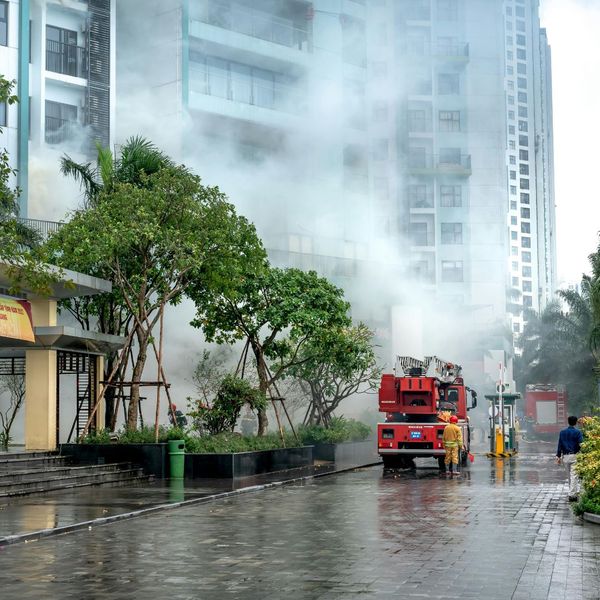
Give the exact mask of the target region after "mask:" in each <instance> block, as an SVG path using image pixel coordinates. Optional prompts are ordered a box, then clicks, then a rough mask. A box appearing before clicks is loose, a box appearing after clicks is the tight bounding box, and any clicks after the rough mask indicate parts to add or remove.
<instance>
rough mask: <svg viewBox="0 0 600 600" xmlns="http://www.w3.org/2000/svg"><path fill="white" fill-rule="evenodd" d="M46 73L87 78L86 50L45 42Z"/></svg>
mask: <svg viewBox="0 0 600 600" xmlns="http://www.w3.org/2000/svg"><path fill="white" fill-rule="evenodd" d="M46 71H51V72H53V73H61V74H62V75H71V76H72V77H82V78H84V79H85V78H87V76H88V71H89V66H88V55H87V50H86V49H85V48H83V47H81V46H75V45H74V44H65V43H64V42H57V41H55V40H46Z"/></svg>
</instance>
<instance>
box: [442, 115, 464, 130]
mask: <svg viewBox="0 0 600 600" xmlns="http://www.w3.org/2000/svg"><path fill="white" fill-rule="evenodd" d="M439 116H440V131H460V111H458V110H440V115H439Z"/></svg>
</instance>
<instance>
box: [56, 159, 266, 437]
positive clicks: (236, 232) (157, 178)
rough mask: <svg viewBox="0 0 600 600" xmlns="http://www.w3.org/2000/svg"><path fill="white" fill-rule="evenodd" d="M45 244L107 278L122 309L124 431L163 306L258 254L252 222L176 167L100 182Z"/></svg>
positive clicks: (60, 257)
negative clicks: (128, 358) (126, 334)
mask: <svg viewBox="0 0 600 600" xmlns="http://www.w3.org/2000/svg"><path fill="white" fill-rule="evenodd" d="M48 245H49V247H50V248H51V250H52V253H53V258H54V260H55V261H56V262H57V263H58V264H60V265H61V266H64V267H66V268H77V269H79V270H82V271H84V272H87V273H91V274H96V273H102V274H103V276H107V277H108V278H109V279H111V280H112V282H113V287H114V289H115V292H114V294H113V298H114V299H115V302H116V303H117V304H118V307H119V310H121V311H122V313H123V312H124V311H126V312H127V315H128V316H127V317H126V319H127V323H128V326H129V327H130V331H131V334H132V337H133V338H134V339H135V342H136V346H135V351H136V355H135V358H134V360H133V367H132V374H131V382H132V386H131V394H130V402H129V411H128V419H127V428H128V429H130V430H132V429H136V428H137V420H138V406H139V392H140V390H139V384H140V382H141V381H142V375H143V371H144V367H145V365H146V360H147V354H148V349H149V345H150V343H151V342H152V339H153V338H152V334H153V331H154V328H155V326H156V325H157V323H158V322H159V320H160V318H161V315H162V313H163V312H164V310H165V307H166V306H167V305H169V304H177V303H178V302H179V301H180V300H181V299H182V297H183V296H184V295H185V294H186V291H187V287H188V286H189V285H190V282H192V281H195V282H196V283H198V282H201V285H202V286H203V287H204V288H205V289H207V290H210V289H212V287H213V286H217V287H219V286H220V285H222V284H223V285H225V283H226V282H227V281H229V280H230V279H234V280H235V278H236V277H237V273H238V272H241V271H242V269H243V270H244V272H246V271H248V270H249V269H250V266H249V265H252V264H255V263H257V264H259V265H260V264H262V262H263V261H264V259H265V252H264V249H263V247H262V244H261V243H260V240H259V239H258V238H257V236H256V233H255V230H254V227H253V226H252V225H251V224H250V223H249V222H248V221H247V220H246V219H244V218H243V217H240V216H238V215H237V214H236V212H235V209H234V208H233V206H232V205H231V204H229V203H228V202H227V201H226V197H225V196H224V195H223V194H222V193H221V192H220V191H219V189H218V188H216V187H205V186H203V185H202V184H201V182H200V178H199V177H197V176H195V175H193V174H192V173H190V172H189V171H188V170H187V169H186V168H185V167H182V166H180V167H173V166H164V167H162V168H160V169H159V170H157V171H156V172H155V173H153V174H150V175H147V174H145V173H144V174H141V175H140V179H139V182H137V181H136V182H133V183H132V182H129V181H127V182H121V181H115V182H112V183H111V185H110V186H108V187H105V186H103V187H102V188H101V189H100V191H99V192H98V195H97V196H96V197H95V198H94V201H93V202H89V203H88V204H87V206H86V207H85V208H83V209H81V210H78V211H75V212H74V213H73V215H72V218H71V220H70V221H69V222H68V223H66V224H65V225H64V226H63V227H62V228H61V229H60V231H59V232H58V233H56V234H55V235H54V236H53V237H52V238H51V240H50V241H49V244H48ZM126 351H129V349H127V350H126Z"/></svg>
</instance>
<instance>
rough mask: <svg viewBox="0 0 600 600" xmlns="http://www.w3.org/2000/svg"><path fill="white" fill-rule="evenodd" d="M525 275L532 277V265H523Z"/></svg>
mask: <svg viewBox="0 0 600 600" xmlns="http://www.w3.org/2000/svg"><path fill="white" fill-rule="evenodd" d="M523 277H531V267H523Z"/></svg>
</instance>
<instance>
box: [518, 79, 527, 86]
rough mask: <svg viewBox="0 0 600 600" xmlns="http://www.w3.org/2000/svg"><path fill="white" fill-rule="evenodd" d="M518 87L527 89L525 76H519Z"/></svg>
mask: <svg viewBox="0 0 600 600" xmlns="http://www.w3.org/2000/svg"><path fill="white" fill-rule="evenodd" d="M517 87H518V88H520V89H527V79H525V77H517Z"/></svg>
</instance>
